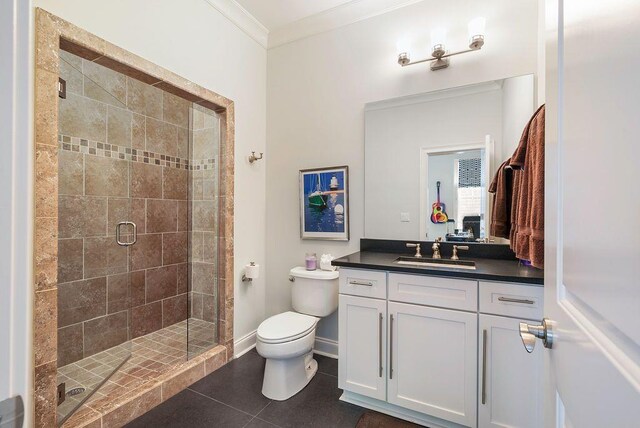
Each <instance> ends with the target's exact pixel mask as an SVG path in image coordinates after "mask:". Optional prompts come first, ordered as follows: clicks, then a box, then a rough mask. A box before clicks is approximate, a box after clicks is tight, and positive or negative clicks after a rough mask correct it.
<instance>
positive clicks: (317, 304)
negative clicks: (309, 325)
mask: <svg viewBox="0 0 640 428" xmlns="http://www.w3.org/2000/svg"><path fill="white" fill-rule="evenodd" d="M289 275H291V278H292V279H293V283H292V287H291V303H292V305H293V310H294V311H296V312H300V313H302V314H307V315H313V316H316V317H326V316H327V315H330V314H331V313H332V312H334V311H335V310H336V309H338V272H336V271H326V270H306V269H305V268H304V267H295V268H293V269H291V271H290V272H289Z"/></svg>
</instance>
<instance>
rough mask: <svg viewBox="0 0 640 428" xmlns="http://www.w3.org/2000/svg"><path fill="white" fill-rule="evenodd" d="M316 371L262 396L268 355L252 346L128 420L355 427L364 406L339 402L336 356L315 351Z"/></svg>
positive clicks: (222, 426)
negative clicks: (284, 390)
mask: <svg viewBox="0 0 640 428" xmlns="http://www.w3.org/2000/svg"><path fill="white" fill-rule="evenodd" d="M315 359H316V360H317V361H318V373H317V374H316V376H315V377H314V378H313V379H312V380H311V382H310V383H309V385H307V387H306V388H305V389H303V390H302V391H301V392H299V393H298V394H296V395H295V396H293V397H292V398H290V399H289V400H286V401H272V400H269V399H268V398H266V397H264V396H263V395H262V393H261V390H262V376H263V372H264V359H263V358H262V357H260V356H259V355H258V353H257V352H256V351H255V349H254V350H252V351H250V352H248V353H247V354H245V355H243V356H242V357H240V358H238V359H235V360H233V361H231V362H230V363H228V364H227V365H226V366H224V367H222V368H220V369H219V370H218V371H216V372H214V373H212V374H210V375H209V376H207V377H205V378H203V379H201V380H200V381H198V382H196V383H194V384H193V385H191V386H190V387H189V388H187V389H185V390H184V391H182V392H181V393H179V394H178V395H176V396H174V397H172V398H171V399H169V400H167V401H166V402H164V403H163V404H161V405H159V406H158V407H156V408H154V409H153V410H151V411H150V412H148V413H146V414H144V415H142V416H141V417H139V418H138V419H135V420H134V421H132V422H130V423H129V424H128V425H126V427H127V428H139V427H160V426H161V427H168V428H171V427H176V428H177V427H189V428H198V427H210V428H218V427H219V428H234V427H238V428H243V427H246V428H273V427H281V428H294V427H295V428H299V427H311V428H313V427H318V428H340V427H351V428H352V427H355V425H356V423H357V422H358V419H360V416H361V415H362V414H363V413H364V412H365V409H363V408H361V407H358V406H354V405H352V404H348V403H344V402H342V401H339V397H340V394H341V393H342V391H341V390H339V389H338V361H337V360H334V359H331V358H327V357H323V356H320V355H316V356H315Z"/></svg>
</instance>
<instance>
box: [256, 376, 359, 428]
mask: <svg viewBox="0 0 640 428" xmlns="http://www.w3.org/2000/svg"><path fill="white" fill-rule="evenodd" d="M341 394H342V391H340V390H339V389H338V379H337V378H335V377H333V376H328V375H325V374H322V373H318V374H316V376H315V377H314V378H313V379H312V380H311V382H309V385H307V387H306V388H305V389H303V390H302V391H300V392H299V393H298V394H296V395H294V396H293V397H291V398H290V399H288V400H286V401H272V402H271V404H269V405H268V406H267V407H266V408H265V409H264V410H263V411H262V412H260V414H259V417H260V419H263V420H265V421H267V422H271V423H274V424H277V425H279V426H281V427H284V428H289V427H295V428H298V427H321V428H325V427H332V428H339V427H348V428H353V427H354V426H355V425H356V423H357V422H358V419H359V418H360V416H361V415H362V413H363V411H364V409H362V408H361V407H358V406H354V405H352V404H348V403H344V402H342V401H339V398H340V395H341Z"/></svg>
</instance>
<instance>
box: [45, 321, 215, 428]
mask: <svg viewBox="0 0 640 428" xmlns="http://www.w3.org/2000/svg"><path fill="white" fill-rule="evenodd" d="M215 332H216V325H215V323H211V322H207V321H203V320H199V319H195V318H192V319H189V320H185V321H181V322H179V323H176V324H173V325H171V326H169V327H165V328H163V329H161V330H158V331H156V332H153V333H150V334H148V335H146V336H141V337H138V338H136V339H133V340H132V341H130V342H127V343H123V344H121V345H118V346H115V347H113V348H110V349H107V350H105V351H102V352H100V353H98V354H95V355H92V356H90V357H87V358H84V359H82V360H80V361H76V362H75V363H72V364H68V365H66V366H64V367H60V368H58V384H60V383H62V382H65V384H66V385H65V387H66V391H67V392H68V391H70V390H72V389H75V388H84V389H85V390H84V392H81V393H79V394H77V395H69V394H68V395H67V396H66V398H65V401H64V402H63V403H62V404H61V405H59V406H58V420H59V421H60V420H62V419H63V418H64V417H65V416H66V415H68V414H69V413H70V412H72V411H73V409H75V408H76V407H77V406H78V405H79V404H80V403H81V402H82V401H84V400H85V399H86V398H87V396H88V395H90V394H91V392H93V391H94V390H96V388H98V387H99V385H100V384H101V383H102V382H103V381H104V379H105V377H107V376H109V375H110V374H111V373H113V372H114V371H115V370H116V369H117V368H118V366H119V365H121V364H122V362H123V361H124V360H125V358H126V357H127V356H128V355H129V352H130V353H131V356H130V358H129V359H128V360H127V361H126V362H125V363H124V364H123V365H122V367H120V369H119V370H118V371H117V372H116V373H114V374H113V376H111V377H110V378H109V379H108V380H107V381H106V382H104V384H103V385H102V386H100V387H99V388H98V390H97V391H96V392H95V393H94V394H93V396H92V397H91V398H90V399H89V400H88V402H87V403H94V404H95V405H99V404H100V403H99V401H100V400H102V401H106V400H105V399H106V398H107V397H108V396H109V395H124V394H127V393H129V392H131V391H133V390H135V389H136V388H139V387H140V386H143V385H144V384H146V383H148V382H155V381H156V380H157V379H158V378H159V377H160V376H162V375H163V374H165V373H166V372H167V371H168V370H170V369H171V368H172V367H174V366H175V365H176V364H179V363H182V362H185V361H187V359H188V358H193V357H194V356H196V355H198V354H200V353H202V352H204V351H206V350H207V349H210V348H212V347H213V346H214V345H216V343H215V341H214V339H215ZM187 336H188V337H187ZM187 342H188V343H187Z"/></svg>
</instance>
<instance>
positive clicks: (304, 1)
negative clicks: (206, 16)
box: [236, 0, 358, 31]
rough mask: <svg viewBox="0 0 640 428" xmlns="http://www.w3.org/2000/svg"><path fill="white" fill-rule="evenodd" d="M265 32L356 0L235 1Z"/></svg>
mask: <svg viewBox="0 0 640 428" xmlns="http://www.w3.org/2000/svg"><path fill="white" fill-rule="evenodd" d="M236 1H237V2H238V3H239V4H240V5H241V6H242V7H243V8H245V9H246V10H247V12H249V13H250V14H251V15H253V17H254V18H256V19H257V20H258V21H260V23H261V24H262V25H264V26H265V27H266V28H267V30H269V31H273V30H275V29H277V28H280V27H283V26H285V25H288V24H291V23H292V22H295V21H298V20H300V19H303V18H306V17H308V16H311V15H315V14H318V13H321V12H324V11H326V10H329V9H332V8H334V7H336V6H340V5H343V4H345V3H351V2H354V1H358V0H236Z"/></svg>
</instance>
